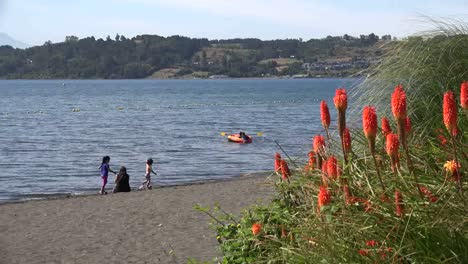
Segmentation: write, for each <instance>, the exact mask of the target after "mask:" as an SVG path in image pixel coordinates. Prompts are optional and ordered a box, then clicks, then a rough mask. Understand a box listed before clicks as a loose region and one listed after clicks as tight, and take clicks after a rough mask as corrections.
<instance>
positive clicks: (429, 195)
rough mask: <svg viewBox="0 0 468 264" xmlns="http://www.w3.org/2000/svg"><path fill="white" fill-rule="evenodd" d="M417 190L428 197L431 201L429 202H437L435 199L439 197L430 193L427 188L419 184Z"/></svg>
mask: <svg viewBox="0 0 468 264" xmlns="http://www.w3.org/2000/svg"><path fill="white" fill-rule="evenodd" d="M419 190H421V192H422V193H423V194H424V195H425V196H426V197H427V198H428V199H429V201H431V203H435V202H437V200H439V197H437V196H435V195H434V194H432V192H431V191H430V190H429V189H428V188H426V187H424V186H420V187H419Z"/></svg>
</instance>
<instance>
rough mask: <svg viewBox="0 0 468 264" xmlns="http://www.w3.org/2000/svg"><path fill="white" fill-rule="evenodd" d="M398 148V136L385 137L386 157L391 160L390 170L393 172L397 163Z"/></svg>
mask: <svg viewBox="0 0 468 264" xmlns="http://www.w3.org/2000/svg"><path fill="white" fill-rule="evenodd" d="M399 148H400V141H399V140H398V136H397V135H395V134H392V133H390V134H388V135H387V142H386V145H385V150H386V151H387V154H388V156H390V158H391V159H392V170H393V171H395V169H396V167H397V166H398V163H399V157H398V149H399Z"/></svg>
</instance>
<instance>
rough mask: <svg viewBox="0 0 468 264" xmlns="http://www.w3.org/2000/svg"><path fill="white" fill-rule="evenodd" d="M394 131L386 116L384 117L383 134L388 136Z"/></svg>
mask: <svg viewBox="0 0 468 264" xmlns="http://www.w3.org/2000/svg"><path fill="white" fill-rule="evenodd" d="M390 133H392V128H391V127H390V123H389V122H388V119H387V118H386V117H382V134H383V135H384V137H387V135H388V134H390Z"/></svg>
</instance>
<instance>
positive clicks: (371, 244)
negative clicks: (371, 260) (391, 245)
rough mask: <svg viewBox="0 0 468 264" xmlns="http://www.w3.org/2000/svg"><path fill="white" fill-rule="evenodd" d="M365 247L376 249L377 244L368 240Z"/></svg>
mask: <svg viewBox="0 0 468 264" xmlns="http://www.w3.org/2000/svg"><path fill="white" fill-rule="evenodd" d="M366 245H367V246H368V247H376V246H378V245H379V242H377V241H375V240H368V241H366Z"/></svg>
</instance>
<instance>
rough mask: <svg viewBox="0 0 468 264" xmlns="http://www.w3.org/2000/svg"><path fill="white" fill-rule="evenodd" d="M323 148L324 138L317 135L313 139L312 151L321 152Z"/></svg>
mask: <svg viewBox="0 0 468 264" xmlns="http://www.w3.org/2000/svg"><path fill="white" fill-rule="evenodd" d="M324 148H325V138H323V136H320V135H317V136H315V137H314V151H315V152H317V153H320V152H323V150H324Z"/></svg>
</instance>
